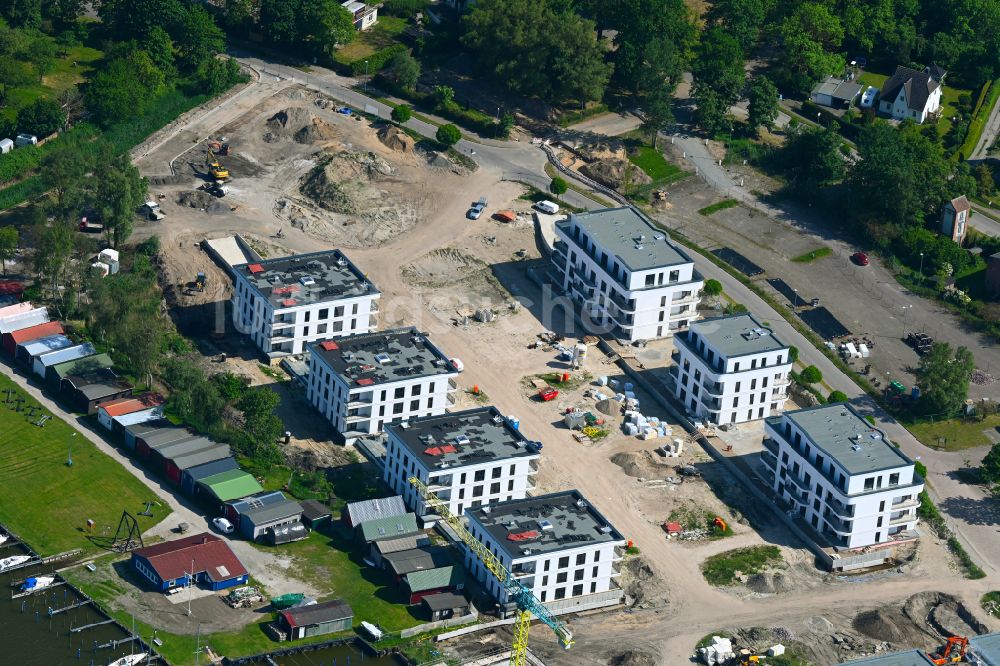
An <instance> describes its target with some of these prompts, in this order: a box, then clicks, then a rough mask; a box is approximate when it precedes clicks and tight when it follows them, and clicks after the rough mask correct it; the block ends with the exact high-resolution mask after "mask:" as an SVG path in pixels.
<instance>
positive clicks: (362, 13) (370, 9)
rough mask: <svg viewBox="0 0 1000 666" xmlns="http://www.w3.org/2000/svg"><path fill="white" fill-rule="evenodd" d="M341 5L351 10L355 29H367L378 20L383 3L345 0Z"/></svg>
mask: <svg viewBox="0 0 1000 666" xmlns="http://www.w3.org/2000/svg"><path fill="white" fill-rule="evenodd" d="M340 6H341V7H343V8H344V9H346V10H347V11H349V12H351V16H353V17H354V29H355V30H367V29H368V28H370V27H372V26H373V25H375V23H377V22H378V8H379V7H381V6H382V3H372V4H368V3H367V2H358V0H344V1H343V2H341V3H340Z"/></svg>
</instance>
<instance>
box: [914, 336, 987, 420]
mask: <svg viewBox="0 0 1000 666" xmlns="http://www.w3.org/2000/svg"><path fill="white" fill-rule="evenodd" d="M975 368H976V363H975V360H974V359H973V357H972V352H971V351H969V350H968V349H966V348H965V347H959V348H958V349H956V350H955V351H954V353H952V348H951V345H949V344H947V343H944V342H935V343H934V345H933V346H931V350H930V351H929V352H928V353H926V354H924V355H923V356H922V357H921V358H920V366H919V367H918V368H917V373H916V374H917V386H918V387H920V399H919V400H918V401H917V407H918V409H919V410H920V411H921V412H922V413H924V414H932V415H937V416H951V415H952V414H954V413H956V412H958V411H959V410H960V409H961V408H962V405H964V404H965V400H966V398H968V397H969V376H970V375H971V374H972V371H973V370H975Z"/></svg>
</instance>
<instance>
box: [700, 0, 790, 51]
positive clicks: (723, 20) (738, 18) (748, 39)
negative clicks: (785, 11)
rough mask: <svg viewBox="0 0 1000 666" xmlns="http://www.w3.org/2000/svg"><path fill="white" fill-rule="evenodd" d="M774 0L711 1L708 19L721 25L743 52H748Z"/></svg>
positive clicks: (756, 40) (752, 46)
mask: <svg viewBox="0 0 1000 666" xmlns="http://www.w3.org/2000/svg"><path fill="white" fill-rule="evenodd" d="M773 5H774V0H718V1H717V2H714V3H712V8H711V9H710V10H709V12H708V19H709V20H710V21H711V22H712V23H714V24H716V25H722V26H724V27H725V28H726V30H727V32H729V34H731V35H732V36H733V37H734V38H735V39H736V41H737V42H739V45H740V48H741V49H743V52H744V53H749V52H750V51H751V50H753V48H754V46H756V45H757V42H758V40H759V39H760V29H761V26H763V25H766V23H767V22H766V20H765V19H766V17H767V13H768V11H769V10H770V9H771V7H773Z"/></svg>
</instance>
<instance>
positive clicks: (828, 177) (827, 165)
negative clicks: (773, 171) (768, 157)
mask: <svg viewBox="0 0 1000 666" xmlns="http://www.w3.org/2000/svg"><path fill="white" fill-rule="evenodd" d="M840 145H841V139H840V135H838V134H837V133H836V132H835V131H834V130H833V129H832V128H823V127H801V126H800V127H799V129H797V130H795V131H793V132H791V133H790V134H789V136H788V139H787V140H786V141H785V145H784V147H783V148H782V150H781V168H782V169H783V170H784V171H785V173H786V174H788V179H789V183H790V185H791V186H792V187H793V188H795V189H800V190H806V191H808V190H812V189H815V188H817V187H821V186H824V185H829V184H831V183H834V182H837V181H839V180H840V179H841V178H843V177H844V172H845V164H844V158H843V156H842V155H841V153H840Z"/></svg>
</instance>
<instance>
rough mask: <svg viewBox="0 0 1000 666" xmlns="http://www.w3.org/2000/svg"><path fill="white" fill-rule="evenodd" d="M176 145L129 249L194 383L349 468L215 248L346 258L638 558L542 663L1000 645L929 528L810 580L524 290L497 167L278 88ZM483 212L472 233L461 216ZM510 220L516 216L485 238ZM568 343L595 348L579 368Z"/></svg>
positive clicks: (838, 658)
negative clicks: (722, 578)
mask: <svg viewBox="0 0 1000 666" xmlns="http://www.w3.org/2000/svg"><path fill="white" fill-rule="evenodd" d="M171 132H172V133H170V134H168V135H167V136H165V137H164V138H162V140H160V141H159V142H152V143H151V144H150V146H149V148H148V150H147V152H146V153H145V154H143V155H142V156H141V157H140V159H138V160H137V163H138V166H139V168H140V170H141V171H142V173H143V175H145V176H147V177H148V178H149V180H150V193H151V197H155V198H156V200H157V201H158V202H159V205H160V207H161V208H162V210H163V212H164V214H165V217H164V218H163V219H161V220H159V221H147V222H143V223H141V224H139V225H137V230H136V238H137V239H138V240H142V239H143V238H145V237H148V236H151V235H157V236H159V237H160V239H161V247H162V251H161V256H160V258H159V262H158V268H159V270H160V273H161V281H162V283H163V285H164V289H165V292H166V296H167V302H168V304H169V305H170V307H171V313H172V316H173V317H174V318H175V320H176V321H177V323H178V325H179V327H180V328H181V330H182V331H183V332H185V333H186V334H187V335H189V336H190V337H192V338H193V339H194V341H195V343H196V345H197V346H198V349H199V351H200V352H201V353H202V355H203V357H204V364H205V366H206V367H207V368H210V369H211V370H212V371H222V370H226V371H230V372H234V373H237V374H241V375H245V376H247V377H250V378H251V381H252V383H253V384H255V385H260V384H267V385H273V386H275V388H276V390H279V393H280V395H281V397H282V404H281V407H280V408H279V416H280V417H281V418H282V420H283V421H284V422H285V423H286V424H289V426H288V427H289V430H290V431H291V437H290V441H289V447H290V448H287V449H286V453H287V454H288V455H289V457H290V458H293V457H294V456H297V455H303V453H302V452H307V451H308V452H310V453H309V454H308V455H310V456H313V455H314V456H316V460H318V461H319V464H320V465H322V466H327V467H336V466H339V465H343V464H345V463H348V462H350V461H353V460H356V458H355V454H354V453H353V452H349V451H345V450H344V449H340V448H337V447H334V446H333V445H332V444H331V443H330V439H331V438H330V426H329V424H328V423H327V422H326V421H325V420H324V419H323V418H322V417H321V416H320V415H319V414H317V413H316V412H315V411H314V410H313V409H312V408H311V407H310V405H309V403H308V402H307V401H306V400H305V398H304V395H303V391H302V389H301V388H299V387H298V386H297V385H296V384H295V382H294V381H292V380H291V378H290V377H289V376H287V375H286V374H285V373H284V371H283V370H278V369H276V368H267V367H266V365H265V366H263V367H262V363H261V357H260V355H259V354H258V353H257V352H256V351H255V349H254V348H253V347H252V346H251V345H250V344H248V343H247V342H246V341H245V340H244V339H242V338H241V337H240V336H239V335H238V334H237V333H236V332H235V331H232V330H231V327H229V326H228V322H229V321H230V319H229V315H228V312H227V307H228V304H229V302H230V299H231V297H232V280H231V278H230V275H229V273H228V272H227V267H226V266H225V265H224V264H225V262H219V261H218V260H216V259H214V258H213V257H212V256H211V255H210V254H209V253H208V252H206V251H205V249H204V247H205V244H206V241H209V240H216V241H219V242H221V243H223V244H224V243H228V242H230V241H228V240H226V239H229V238H230V237H235V236H237V235H238V236H239V238H240V239H242V242H245V244H246V245H247V246H248V247H249V248H251V249H252V251H253V253H254V254H255V255H257V256H258V257H261V258H265V259H266V258H269V257H279V256H286V255H293V254H301V253H306V252H315V251H318V250H324V249H332V248H337V249H340V250H343V251H344V252H345V253H346V254H347V255H349V256H350V259H351V261H352V262H353V263H354V264H355V265H357V266H358V268H359V269H360V270H361V271H362V272H363V273H364V274H365V276H366V277H367V278H368V279H370V280H371V281H372V282H373V283H374V284H375V285H377V287H378V289H379V291H380V292H381V294H382V296H381V300H380V311H379V314H378V319H379V322H378V327H379V328H380V329H383V330H384V329H389V328H392V327H396V326H415V327H417V329H419V330H420V331H422V332H425V333H426V334H428V335H429V336H430V337H431V339H433V340H434V342H435V344H437V345H439V346H440V347H441V348H442V349H446V350H447V353H448V354H449V356H455V357H458V358H461V359H463V360H464V362H465V370H464V372H463V373H462V374H461V375H459V377H458V379H457V382H458V385H459V391H458V395H457V400H456V403H455V405H454V406H453V407H451V409H453V410H457V409H461V408H465V407H469V406H475V405H484V404H493V405H496V406H497V407H498V408H499V409H500V410H502V411H503V412H504V413H505V414H511V415H515V414H516V416H517V417H518V419H519V421H520V423H521V427H522V428H523V429H524V430H525V431H530V432H531V433H532V435H533V436H534V437H536V438H537V439H539V440H541V441H542V442H544V445H545V451H544V457H543V462H542V464H541V466H540V470H539V472H538V476H537V484H538V485H537V488H536V489H534V490H533V491H532V494H534V495H539V494H543V493H550V492H556V491H563V490H568V489H573V488H577V489H580V491H581V492H583V493H585V494H586V496H587V497H588V498H591V499H592V501H594V502H595V503H597V504H599V505H600V507H601V509H602V511H603V512H604V513H605V515H606V516H607V518H608V519H609V521H611V522H612V523H613V524H614V525H615V527H616V529H617V530H618V531H620V532H621V533H622V534H623V535H624V536H625V538H627V540H628V541H629V542H630V543H631V544H633V547H632V548H633V549H632V550H630V553H631V554H629V555H628V556H627V557H626V558H625V560H624V562H622V566H621V575H620V577H619V579H618V581H617V584H618V585H619V586H620V587H621V588H622V590H624V593H625V594H624V604H623V605H622V606H618V607H615V608H612V609H610V610H595V611H587V612H585V613H581V614H573V615H569V616H567V617H565V618H563V619H565V620H566V622H567V623H568V624H569V625H571V626H572V630H573V637H574V645H573V647H572V649H570V650H569V651H566V650H564V649H562V647H561V646H560V644H559V641H558V640H556V637H555V636H554V635H553V634H552V633H551V632H549V631H548V629H546V627H545V626H541V625H538V626H536V627H535V628H534V630H533V631H532V632H531V638H530V647H531V651H532V653H533V654H534V657H535V658H536V659H537V660H539V661H541V662H543V663H545V664H549V665H550V666H557V665H559V664H566V665H567V666H568V665H570V664H573V665H577V664H615V665H617V666H653V665H655V664H678V663H688V662H689V661H690V662H692V663H693V662H700V663H723V662H707V661H706V658H705V655H704V654H703V653H699V652H698V650H697V648H698V647H705V646H706V645H709V644H711V641H712V636H719V637H720V638H722V639H729V640H730V643H731V647H732V649H733V655H732V656H731V657H727V661H725V662H724V663H727V664H743V663H757V661H756V660H754V661H753V662H751V661H750V660H749V657H750V656H755V657H756V656H758V655H760V654H766V652H767V650H768V649H769V648H770V647H772V646H774V645H777V644H781V645H783V646H784V648H785V649H786V652H785V655H784V656H783V655H774V656H772V657H769V658H767V657H766V658H765V659H763V660H761V661H760V663H776V664H782V663H784V664H814V665H817V666H819V665H825V664H836V663H841V662H843V661H846V660H848V659H851V658H859V657H865V656H870V655H875V654H882V653H886V652H891V651H894V650H902V649H911V648H915V649H920V650H924V651H926V652H928V653H931V652H934V651H936V650H940V649H942V646H943V645H944V644H945V643H946V642H947V639H948V638H950V637H952V636H959V637H962V636H973V635H975V634H977V633H983V632H985V631H988V630H994V631H995V630H996V629H997V628H998V626H1000V625H998V624H997V622H996V620H995V619H994V618H992V617H990V616H983V615H984V614H983V613H982V612H981V611H980V609H979V607H978V598H979V596H981V595H982V594H983V593H985V592H986V591H988V590H989V586H988V584H987V583H984V582H982V581H977V582H971V581H962V579H961V575H960V573H959V572H958V568H957V567H956V566H955V564H954V560H953V558H952V557H951V556H950V555H949V554H948V552H947V548H946V545H945V544H944V542H943V541H941V540H939V539H937V538H936V537H935V536H934V535H933V534H932V533H930V532H929V531H928V532H927V533H926V534H924V535H923V536H924V538H922V539H921V541H920V542H919V546H917V547H915V549H914V550H913V551H912V552H908V553H906V554H905V555H904V556H903V557H902V558H901V561H899V562H896V563H895V564H894V566H892V567H887V568H885V569H883V570H880V571H876V572H867V573H864V574H861V575H855V576H848V575H841V576H838V575H834V574H830V573H825V572H822V571H820V570H818V569H817V568H816V566H815V563H814V558H813V557H812V554H811V553H810V552H809V551H808V550H807V549H806V548H805V547H804V546H803V544H802V543H800V541H799V540H798V539H797V538H796V537H795V536H794V535H793V534H792V533H791V532H790V531H789V530H788V529H787V528H786V526H785V524H784V523H783V522H782V521H781V520H779V519H778V518H777V517H776V515H775V513H774V509H773V508H772V507H769V506H766V505H762V504H761V503H760V502H759V501H757V500H756V499H755V498H754V496H753V495H751V494H749V493H748V492H747V491H746V489H745V487H744V486H743V482H742V481H741V480H740V479H738V478H737V477H736V476H734V475H733V474H732V473H731V472H730V471H729V470H728V468H726V467H724V466H721V465H718V464H716V463H715V462H713V459H712V457H711V456H710V455H709V454H708V453H707V452H706V451H705V450H704V449H703V448H702V447H701V446H700V445H699V443H698V442H697V441H696V439H695V438H694V437H692V436H691V435H689V434H688V433H687V432H686V431H685V430H684V428H683V427H681V426H680V425H679V424H678V423H677V420H676V419H674V418H673V417H672V416H671V414H670V413H668V412H667V411H666V410H664V409H662V408H661V407H660V405H659V403H658V401H657V400H656V399H655V398H654V397H653V396H651V395H649V393H648V392H647V391H646V389H645V388H644V387H643V386H640V385H633V384H632V382H633V380H632V379H630V377H629V376H627V375H625V374H624V372H623V371H622V369H621V368H620V367H619V366H618V365H616V363H615V362H614V361H615V360H616V356H618V355H612V356H609V355H608V354H607V353H606V352H604V351H602V350H601V349H600V348H599V347H598V346H597V345H595V344H593V341H588V340H587V339H586V338H584V337H581V336H579V332H578V331H575V327H574V324H573V321H572V318H571V316H569V314H568V313H567V312H560V311H559V309H558V308H555V311H556V314H555V315H553V313H552V312H551V311H549V306H548V304H547V303H546V296H545V294H544V293H543V291H542V289H541V287H540V285H539V283H538V280H537V277H538V275H540V274H543V273H544V272H545V269H546V265H547V262H548V259H547V256H546V254H545V251H544V250H545V244H544V242H542V240H541V239H540V238H539V232H538V231H537V229H536V224H537V223H536V221H535V219H534V216H533V211H532V208H531V201H530V200H526V199H522V198H521V197H522V195H524V194H525V193H526V188H525V187H524V186H523V185H522V184H520V183H519V182H517V181H516V179H512V178H510V177H509V172H508V170H507V168H508V167H507V165H505V164H496V163H493V162H490V161H488V160H478V158H477V156H472V158H470V157H464V156H463V158H462V159H458V158H456V157H455V156H454V155H452V156H449V155H448V154H446V153H442V152H439V151H438V150H437V149H436V148H435V147H434V146H433V145H432V143H431V142H429V141H425V140H421V139H419V138H415V137H413V136H411V135H410V134H407V133H405V132H402V131H401V130H399V129H397V128H395V127H394V126H391V125H388V124H386V123H384V122H373V121H372V120H371V119H370V118H368V117H366V116H363V115H359V114H357V113H356V112H349V111H348V110H345V109H344V107H343V105H342V104H341V103H338V102H335V101H334V100H332V99H331V98H329V97H327V96H324V95H322V94H319V93H317V92H315V91H314V90H312V89H308V88H305V87H302V86H297V85H291V86H289V85H287V84H285V85H278V84H268V85H259V86H258V87H257V88H256V89H255V90H254V92H253V94H249V95H246V96H243V97H241V98H240V99H238V100H236V101H235V102H234V103H233V104H232V105H230V106H228V107H227V108H226V109H224V111H223V112H222V113H219V114H216V115H214V116H211V117H208V116H205V117H203V118H195V119H192V120H190V121H189V123H188V124H186V125H185V126H183V127H181V128H177V129H174V130H172V131H171ZM538 152H539V153H541V151H538ZM543 158H544V156H543V155H539V157H538V161H539V165H540V164H541V163H542V161H543ZM473 159H475V160H476V162H478V166H475V168H473V166H470V164H469V163H470V162H473ZM473 164H475V162H473ZM481 197H485V198H486V200H487V201H489V204H488V206H487V208H486V211H485V213H484V214H483V216H482V217H481V218H480V219H478V220H469V219H467V218H466V217H465V211H466V209H467V208H468V207H469V206H470V205H471V204H473V203H474V202H475V201H476V200H477V199H480V198H481ZM595 205H596V204H595ZM500 211H503V212H504V213H507V212H509V213H510V214H509V215H507V214H505V215H502V216H499V219H498V217H495V214H496V213H498V212H500ZM239 258H240V257H237V259H239ZM244 259H245V258H244ZM231 263H235V260H234V261H233V262H231ZM574 332H575V333H576V334H574ZM563 336H565V337H563ZM577 345H583V346H585V347H586V353H585V354H584V355H583V357H582V358H580V357H579V355H577V356H574V354H573V349H575V348H576V346H577ZM627 349H628V348H623V349H621V350H620V351H621V353H622V354H624V353H626V350H627ZM567 352H569V353H568V354H567ZM629 353H630V355H631V357H632V361H631V362H634V363H635V364H638V363H642V364H643V366H642V367H643V369H644V370H649V371H651V372H652V373H653V376H655V374H656V373H657V372H661V373H662V372H665V371H666V367H667V366H668V365H669V364H670V348H669V344H667V345H664V346H662V347H657V346H656V345H653V344H651V345H650V346H649V347H647V348H644V349H643V350H640V352H638V358H636V356H637V353H636V351H635V350H634V349H633V350H629ZM276 377H277V378H276ZM553 392H554V395H553ZM629 401H634V402H632V403H630V402H629ZM787 407H788V408H793V404H792V403H789V404H788V405H787ZM637 412H641V416H642V421H641V422H640V421H639V420H638V419H637V418H636V417H635V416H633V415H632V414H633V413H637ZM650 430H651V431H652V433H650ZM703 434H704V433H703ZM708 434H712V433H708ZM713 441H714V442H716V443H717V446H718V448H719V449H722V448H723V447H724V446H726V444H725V443H723V442H722V441H721V440H715V439H713ZM764 545H774V546H777V547H778V549H779V551H780V561H775V562H772V563H771V564H770V565H769V566H768V567H767V568H765V569H763V570H761V571H756V572H752V573H749V574H748V573H746V572H738V574H739V575H737V577H736V578H735V581H734V583H733V584H732V585H729V586H725V587H718V586H713V585H711V584H709V583H708V582H707V581H706V579H705V577H704V576H703V574H702V569H701V566H702V563H703V562H704V561H705V560H706V559H707V558H709V557H711V556H714V555H718V554H720V553H726V552H729V551H731V550H734V549H740V548H748V547H756V546H764ZM981 616H983V617H981ZM763 618H767V619H766V621H765V620H764V619H763ZM484 620H485V618H484ZM512 632H513V625H510V624H507V625H503V626H496V627H492V626H491V627H486V628H483V629H482V630H479V631H472V632H468V633H465V634H464V635H461V636H457V637H455V638H451V639H448V640H443V641H440V642H437V643H435V644H434V649H435V650H436V652H437V653H438V655H439V658H438V659H437V660H436V661H431V662H429V663H438V662H443V663H449V664H450V663H465V662H467V661H469V659H470V658H471V657H472V656H473V655H480V656H481V655H484V654H495V655H499V656H497V657H496V659H494V661H493V662H489V661H488V660H487V661H483V662H475V663H506V662H505V661H504V660H505V659H509V652H507V653H506V655H507V656H506V657H504V656H503V655H504V654H505V652H504V649H505V646H509V645H510V643H511V641H512V636H513V633H512ZM507 649H509V647H507ZM740 650H746V651H747V652H746V653H744V654H740ZM782 658H784V661H783V660H782ZM793 658H794V659H795V660H793ZM942 663H943V662H942Z"/></svg>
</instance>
